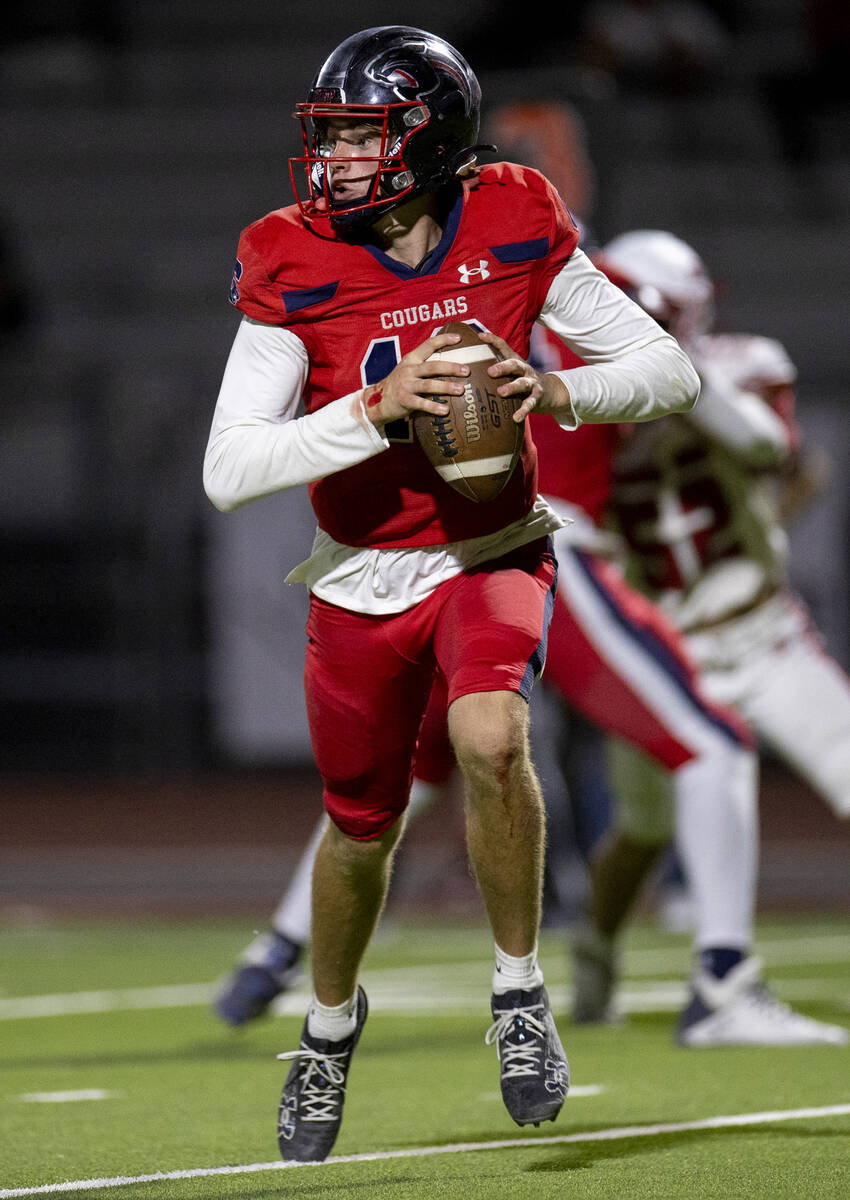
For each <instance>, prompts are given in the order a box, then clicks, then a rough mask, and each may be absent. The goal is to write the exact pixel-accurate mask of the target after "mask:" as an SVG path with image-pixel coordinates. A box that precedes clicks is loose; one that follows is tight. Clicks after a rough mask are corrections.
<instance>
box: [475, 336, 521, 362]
mask: <svg viewBox="0 0 850 1200" xmlns="http://www.w3.org/2000/svg"><path fill="white" fill-rule="evenodd" d="M478 336H479V337H480V338H481V341H482V342H487V343H488V344H489V345H491V346H495V347H496V349H497V350H498V351H499V353H500V354H502V355H504V357H505V358H514V357H515V354H514V351H513V349H512V348H511V347H510V346H509V345H508V343H507V342H506V341H505V339H504V338H500V337H499V335H498V334H497V333H490V331H489V330H481V331H480V332H479V334H478Z"/></svg>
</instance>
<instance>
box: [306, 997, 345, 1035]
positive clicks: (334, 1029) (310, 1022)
mask: <svg viewBox="0 0 850 1200" xmlns="http://www.w3.org/2000/svg"><path fill="white" fill-rule="evenodd" d="M356 1026H357V993H356V992H355V994H354V995H353V996H352V997H351V999H350V1000H344V1001H343V1003H342V1004H334V1005H327V1004H320V1003H319V1001H318V1000H317V999H316V997H315V996H314V997H313V999H312V1000H311V1002H310V1008H309V1010H308V1012H307V1032H308V1033H309V1034H310V1037H314V1038H324V1039H326V1040H327V1041H330V1042H341V1041H342V1039H343V1038H347V1037H349V1036H350V1035H351V1034H352V1033H354V1030H355V1028H356Z"/></svg>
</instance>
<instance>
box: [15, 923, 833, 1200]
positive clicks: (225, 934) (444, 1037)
mask: <svg viewBox="0 0 850 1200" xmlns="http://www.w3.org/2000/svg"><path fill="white" fill-rule="evenodd" d="M252 932H253V931H252V930H251V929H250V928H249V927H247V926H246V925H245V924H244V923H243V924H240V925H236V924H234V923H221V922H219V923H206V924H174V923H167V922H162V923H154V922H152V923H145V924H139V925H135V926H130V925H128V924H126V923H116V924H107V923H101V924H73V925H67V926H61V927H60V926H53V925H50V924H33V925H22V926H18V927H15V928H9V927H6V928H3V929H0V961H1V962H2V976H0V978H2V991H0V1066H1V1067H2V1072H0V1113H1V1114H2V1118H1V1119H0V1197H10V1196H19V1195H20V1196H30V1195H43V1194H48V1195H64V1194H66V1193H67V1194H70V1195H75V1196H78V1197H79V1196H92V1197H95V1196H97V1197H103V1198H105V1200H106V1198H113V1197H114V1198H119V1197H122V1198H125V1200H136V1198H142V1197H144V1198H145V1200H166V1198H168V1200H176V1198H179V1200H196V1198H197V1200H200V1198H207V1197H243V1198H244V1197H251V1198H255V1200H259V1198H263V1200H265V1198H272V1197H295V1196H298V1197H311V1198H312V1197H325V1196H328V1197H352V1198H354V1197H357V1198H359V1197H364V1198H366V1200H369V1198H371V1197H373V1196H379V1197H381V1198H384V1197H386V1198H387V1200H389V1198H393V1200H395V1198H402V1197H404V1198H407V1197H429V1198H430V1197H462V1198H463V1200H479V1198H481V1197H488V1198H489V1197H494V1198H498V1200H524V1198H525V1197H528V1198H529V1200H531V1198H532V1197H533V1198H534V1200H541V1198H545V1197H550V1196H551V1197H555V1196H558V1197H561V1196H579V1197H582V1198H584V1197H606V1198H610V1197H618V1198H619V1197H640V1198H644V1197H670V1198H675V1200H678V1198H683V1197H688V1198H690V1197H700V1198H702V1197H717V1198H718V1200H719V1198H721V1197H722V1198H723V1200H728V1198H730V1197H734V1198H735V1200H740V1198H748V1197H759V1198H762V1197H785V1196H788V1197H791V1196H794V1197H799V1196H805V1197H813V1198H820V1197H842V1198H845V1197H847V1196H848V1195H850V1047H844V1048H833V1047H815V1048H809V1049H802V1048H795V1049H785V1050H767V1049H753V1050H749V1049H736V1050H702V1051H699V1050H680V1049H677V1048H675V1047H674V1046H673V1044H672V1041H671V1032H672V1028H673V1023H674V1016H675V1012H676V1010H677V1008H678V1006H679V1003H680V1001H681V997H682V993H683V981H684V978H685V975H686V972H687V969H688V960H689V954H688V943H687V939H685V938H683V937H678V936H673V935H670V934H667V933H664V932H662V931H660V930H658V929H656V928H655V927H654V926H651V925H644V926H641V927H639V928H637V929H636V930H634V931H633V933H632V934H631V936H630V939H629V942H628V952H627V955H626V973H627V977H626V981H625V987H624V992H623V1000H624V1006H625V1008H626V1009H627V1010H628V1017H627V1020H626V1021H625V1022H624V1024H623V1025H621V1026H618V1027H611V1028H576V1029H572V1028H571V1027H570V1025H569V1021H568V1017H567V1015H566V1014H567V1012H568V995H569V969H568V962H567V958H566V954H565V952H564V936H565V935H564V934H563V932H562V931H546V932H545V934H544V936H543V939H542V943H541V950H542V960H543V965H544V968H545V970H546V975H547V983H548V985H549V990H550V993H551V996H552V1000H553V1006H554V1008H555V1011H556V1016H557V1015H558V1014H559V1013H560V1014H561V1016H560V1019H559V1025H560V1028H561V1033H562V1036H563V1040H564V1043H565V1046H566V1049H567V1053H568V1056H569V1058H570V1062H571V1066H572V1074H573V1091H572V1093H571V1095H570V1097H569V1098H568V1099H567V1103H566V1105H565V1106H564V1109H563V1111H562V1113H561V1116H560V1117H559V1119H558V1121H557V1122H556V1123H555V1124H547V1125H546V1126H545V1127H541V1128H540V1129H538V1130H535V1129H530V1130H529V1129H520V1128H518V1127H517V1126H515V1125H514V1124H513V1123H512V1122H511V1121H510V1119H509V1118H508V1117H507V1114H506V1113H505V1111H504V1109H503V1108H502V1105H501V1101H500V1099H499V1095H498V1073H497V1064H496V1058H495V1053H494V1051H493V1049H492V1048H491V1047H485V1045H484V1033H485V1031H486V1029H487V1026H488V1023H489V1012H488V1000H489V983H490V973H491V969H492V968H491V959H490V942H489V938H488V935H487V933H486V931H485V930H484V929H483V928H480V927H474V928H470V927H466V926H464V927H460V928H458V927H456V926H455V927H452V926H451V925H449V926H447V925H445V924H441V925H439V926H435V925H431V924H428V925H424V924H423V925H416V924H403V925H397V924H391V925H388V927H387V928H386V929H385V930H384V931H383V933H381V934H380V935H379V937H378V939H377V940H376V942H375V944H374V946H373V947H372V950H371V951H370V954H369V957H368V960H367V964H366V967H365V970H364V974H363V982H364V984H365V986H366V989H367V991H368V993H369V996H370V1002H371V1006H372V1014H371V1016H370V1018H369V1021H368V1023H367V1025H366V1028H365V1031H364V1034H363V1038H362V1041H361V1043H360V1047H359V1049H358V1051H357V1055H356V1057H355V1059H354V1065H353V1067H352V1072H351V1078H350V1086H349V1095H348V1101H347V1105H346V1115H345V1120H344V1122H343V1127H342V1132H341V1134H340V1137H339V1140H338V1142H337V1145H336V1147H335V1150H334V1160H331V1161H329V1162H328V1163H326V1164H323V1165H321V1166H304V1167H294V1168H292V1167H287V1168H283V1167H281V1166H280V1164H279V1163H278V1154H277V1146H276V1142H275V1116H276V1106H277V1096H278V1092H279V1089H280V1085H281V1082H282V1080H283V1077H284V1073H285V1068H286V1066H288V1064H283V1063H278V1062H277V1061H276V1059H275V1055H276V1053H278V1052H279V1051H282V1050H287V1049H293V1048H294V1047H295V1046H296V1044H297V1038H298V1033H299V1031H300V1027H301V1020H302V1015H303V1011H304V1006H305V997H306V990H305V988H304V987H302V988H300V989H298V991H297V993H295V994H293V995H292V996H291V997H288V998H287V1002H286V1004H284V1005H283V1006H282V1007H283V1008H284V1010H285V1011H283V1012H281V1013H280V1014H278V1015H275V1016H274V1017H270V1018H267V1019H265V1020H263V1021H261V1022H259V1023H256V1024H255V1025H253V1026H251V1027H249V1028H247V1029H245V1030H242V1031H238V1032H234V1031H232V1030H229V1029H227V1028H225V1027H224V1026H222V1025H221V1024H220V1023H219V1022H218V1021H217V1020H216V1019H215V1018H214V1017H213V1015H212V1014H211V1011H210V1008H209V1002H208V1001H209V996H210V994H211V991H212V987H213V983H212V981H214V980H215V979H216V978H217V977H218V976H219V975H221V974H222V973H224V972H225V971H226V970H227V969H228V968H229V966H230V964H231V962H232V960H233V957H234V956H235V954H236V953H237V952H238V951H239V949H241V947H242V945H243V944H244V941H245V940H246V938H247V937H248V936H250V935H251V933H252ZM758 949H759V950H760V952H761V953H762V955H763V958H764V960H765V962H766V964H767V974H768V975H769V978H770V981H771V984H772V986H773V988H774V990H775V991H776V992H777V994H778V995H779V996H780V997H782V998H783V999H784V1000H787V1001H788V1002H790V1003H793V1004H794V1005H795V1006H797V1007H799V1008H800V1009H802V1010H804V1011H806V1012H808V1013H810V1014H811V1015H813V1016H817V1017H821V1018H823V1019H827V1020H830V1021H835V1022H838V1023H840V1024H844V1025H846V1026H849V1027H850V921H846V920H845V921H842V920H839V919H836V918H835V917H832V918H823V919H817V918H815V917H811V916H808V917H806V918H805V919H799V920H796V921H791V920H788V921H778V920H776V921H770V922H767V921H765V922H762V923H761V924H760V925H759V943H758ZM239 1168H242V1170H241V1171H240V1170H239ZM151 1176H153V1177H154V1178H151Z"/></svg>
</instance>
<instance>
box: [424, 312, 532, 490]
mask: <svg viewBox="0 0 850 1200" xmlns="http://www.w3.org/2000/svg"><path fill="white" fill-rule="evenodd" d="M438 332H439V333H459V334H460V335H461V340H460V342H458V343H457V344H456V345H454V346H449V347H446V348H445V349H443V350H437V351H435V352H434V353H433V354H432V355H431V359H443V360H448V361H451V362H461V363H467V364H468V366H469V375H468V376H467V377H466V379H465V381H464V382H465V387H464V390H463V394H462V395H460V396H446V397H441V399H445V400H446V402H447V403H448V405H449V412H448V413H447V414H446V415H445V416H440V415H438V414H435V413H427V412H418V413H416V414H415V415H414V417H413V427H414V429H415V431H416V437H417V439H418V441H419V444H420V446H421V447H422V449H423V451H424V452H425V454H426V456H427V457H428V460H429V462H430V463H431V465H432V466H433V467H434V468H435V470H436V471H437V473H438V474H439V475H440V477H441V478H442V479H444V480H445V481H446V483H448V484H450V485H451V486H452V487H453V488H454V489H455V490H456V491H458V492H460V494H461V495H462V496H465V497H466V498H467V500H476V501H487V500H494V499H495V498H496V496H498V494H499V492H501V490H502V488H503V487H504V486H505V484H506V483H507V482H508V480H509V479H510V477H511V474H512V472H513V469H514V467H515V466H516V464H517V461H518V459H519V456H520V451H521V450H522V443H523V437H524V423H521V424H518V423H517V422H516V421H514V420H513V414H514V412H515V411H516V409H517V408H519V406H520V404H521V403H522V397H517V396H508V397H504V396H500V395H499V394H498V393H497V391H496V388H497V387H498V386H500V385H501V384H502V383H504V382H505V381H506V379H507V378H509V377H508V376H503V377H502V378H499V379H493V377H492V376H490V375H488V374H487V368H488V367H489V366H490V364H491V363H494V362H500V361H502V360H503V359H504V355H502V354H500V353H499V352H498V350H496V348H495V347H494V346H490V345H488V343H487V342H483V341H482V340H481V338H479V336H478V333H477V331H476V330H475V329H474V328H473V327H472V326H471V325H467V324H465V323H464V322H462V321H452V322H450V323H449V324H448V325H443V326H442V328H441V329H440V330H438ZM429 361H430V360H429Z"/></svg>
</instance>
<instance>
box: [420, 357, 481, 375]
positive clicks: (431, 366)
mask: <svg viewBox="0 0 850 1200" xmlns="http://www.w3.org/2000/svg"><path fill="white" fill-rule="evenodd" d="M414 370H415V371H416V374H417V375H418V376H420V378H422V379H428V378H430V377H432V376H434V377H436V376H438V375H442V376H446V375H468V374H469V365H468V364H467V363H457V362H452V361H451V360H450V359H446V358H436V359H428V361H427V362H423V363H416V364H414Z"/></svg>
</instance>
